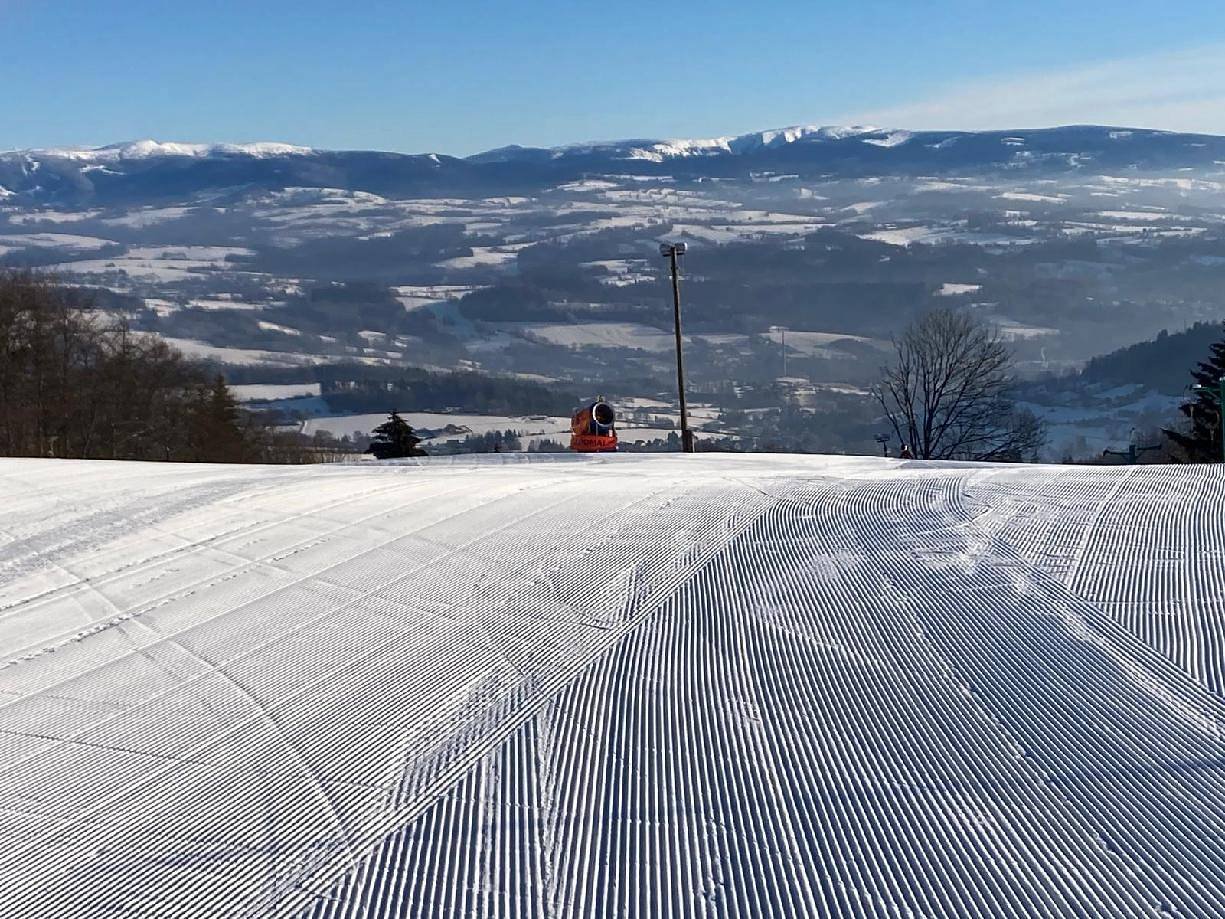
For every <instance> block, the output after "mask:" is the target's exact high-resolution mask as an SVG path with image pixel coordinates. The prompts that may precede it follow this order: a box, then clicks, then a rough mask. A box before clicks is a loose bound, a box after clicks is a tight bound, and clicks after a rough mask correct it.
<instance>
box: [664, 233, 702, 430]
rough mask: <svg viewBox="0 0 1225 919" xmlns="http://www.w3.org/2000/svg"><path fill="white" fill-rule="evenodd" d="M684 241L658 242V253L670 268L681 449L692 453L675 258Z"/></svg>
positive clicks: (681, 251) (678, 281)
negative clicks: (666, 260) (686, 403)
mask: <svg viewBox="0 0 1225 919" xmlns="http://www.w3.org/2000/svg"><path fill="white" fill-rule="evenodd" d="M685 249H686V246H685V244H684V243H660V244H659V254H660V255H662V256H663V257H664V258H666V259H668V262H669V264H670V266H671V268H672V318H673V320H674V321H675V324H676V391H677V394H678V395H679V396H680V400H681V449H682V450H683V451H685V452H686V453H693V452H694V451H693V432H692V431H691V430H689V410H688V409H687V408H686V407H685V359H684V357H683V356H682V355H681V279H680V267H679V265H678V264H677V258H678V257H679V256H682V255H684V254H685Z"/></svg>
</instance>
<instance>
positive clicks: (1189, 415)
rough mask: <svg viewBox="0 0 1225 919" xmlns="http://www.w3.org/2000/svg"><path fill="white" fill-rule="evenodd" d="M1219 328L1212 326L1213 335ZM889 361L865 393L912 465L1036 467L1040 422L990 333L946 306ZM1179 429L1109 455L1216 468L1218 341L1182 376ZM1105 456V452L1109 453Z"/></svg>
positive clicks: (1219, 451) (1224, 367) (1223, 363)
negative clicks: (1029, 463) (1017, 390)
mask: <svg viewBox="0 0 1225 919" xmlns="http://www.w3.org/2000/svg"><path fill="white" fill-rule="evenodd" d="M1219 332H1220V329H1219V327H1218V334H1219ZM893 345H894V355H893V360H892V362H891V363H890V364H889V365H888V366H887V367H885V368H883V370H882V379H881V382H880V384H879V385H878V386H877V387H876V388H875V390H874V391H873V395H874V396H875V398H876V401H877V403H878V404H879V405H880V407H881V408H882V409H883V411H884V413H885V417H886V419H887V420H888V422H889V424H890V425H891V426H892V428H893V431H894V433H895V434H896V435H897V437H898V439H899V441H900V442H901V443H902V444H903V445H904V451H905V452H904V455H906V454H909V455H911V456H913V457H915V458H917V459H967V460H1002V461H1020V460H1036V459H1037V452H1038V450H1039V449H1040V448H1041V446H1042V444H1043V441H1044V437H1045V433H1044V431H1043V425H1042V423H1041V421H1040V420H1039V419H1038V418H1037V417H1036V416H1035V415H1034V414H1033V413H1032V412H1030V411H1027V410H1025V409H1023V408H1020V407H1018V406H1017V405H1016V403H1015V401H1014V400H1013V398H1012V395H1011V392H1012V387H1013V378H1012V373H1011V354H1010V351H1009V349H1008V347H1007V345H1006V344H1005V342H1004V341H1003V339H1002V338H1001V336H1000V333H999V331H998V330H996V329H994V328H992V327H990V326H988V325H986V324H984V323H981V322H979V321H977V320H976V319H975V318H974V317H973V316H971V315H969V314H967V313H964V312H956V311H953V310H948V309H941V310H935V311H932V312H930V313H927V314H925V315H924V316H923V317H922V318H920V319H919V320H918V321H916V322H915V323H914V324H912V325H911V326H910V327H909V328H908V329H907V330H906V332H905V333H903V335H902V336H901V337H900V338H897V339H895V340H894V343H893ZM1191 377H1192V385H1191V386H1190V387H1188V389H1189V391H1190V398H1189V399H1188V400H1187V401H1185V402H1184V403H1183V404H1182V406H1181V408H1180V411H1181V413H1182V414H1183V416H1184V417H1185V419H1186V420H1185V423H1184V425H1183V426H1182V427H1181V428H1167V429H1165V430H1164V431H1163V432H1162V437H1161V438H1157V439H1156V442H1155V443H1153V444H1150V445H1146V446H1144V447H1142V448H1140V447H1133V448H1132V449H1131V450H1130V451H1129V452H1128V453H1125V454H1119V455H1120V456H1122V457H1123V459H1124V461H1127V462H1136V461H1137V460H1138V457H1139V453H1140V452H1143V451H1159V452H1157V453H1155V454H1154V458H1156V459H1159V460H1161V461H1164V462H1168V461H1174V462H1191V463H1202V462H1213V463H1215V462H1221V461H1222V460H1223V458H1225V446H1223V445H1222V436H1223V432H1222V402H1225V338H1222V339H1221V340H1218V341H1217V342H1215V343H1213V344H1212V345H1211V346H1210V355H1209V357H1208V359H1207V360H1205V361H1202V362H1200V364H1199V365H1198V367H1197V368H1196V369H1195V370H1193V371H1192V373H1191ZM1109 452H1110V451H1107V453H1109Z"/></svg>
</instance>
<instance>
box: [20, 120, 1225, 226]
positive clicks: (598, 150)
mask: <svg viewBox="0 0 1225 919" xmlns="http://www.w3.org/2000/svg"><path fill="white" fill-rule="evenodd" d="M1222 165H1225V137H1221V136H1216V135H1210V134H1185V133H1176V132H1170V131H1160V130H1151V129H1142V128H1127V127H1118V126H1106V125H1065V126H1059V127H1053V128H1038V129H1028V130H1026V129H1016V130H1011V131H911V130H906V129H898V128H876V127H870V126H862V125H860V126H829V125H825V126H816V125H807V126H803V125H800V126H791V127H787V128H778V129H769V130H765V131H756V132H750V133H747V134H741V135H736V136H729V137H718V138H708V139H680V140H652V139H627V140H615V141H604V142H589V143H579V144H571V145H566V146H561V147H522V146H517V145H512V146H508V147H500V148H495V149H493V150H489V151H485V152H483V153H477V154H473V155H471V156H468V157H454V156H448V155H446V154H439V153H416V154H411V153H397V152H387V151H369V150H322V149H315V148H311V147H300V146H295V145H292V144H282V143H279V142H268V141H265V142H260V143H252V144H224V143H222V144H193V143H180V142H162V141H155V140H142V141H134V142H128V143H119V144H110V145H107V146H104V147H95V148H79V149H78V148H62V149H48V150H22V151H10V152H7V153H0V198H4V199H6V201H7V203H9V204H35V205H39V204H47V203H53V204H75V205H83V204H91V205H92V204H99V205H102V206H107V205H111V204H130V203H133V202H139V201H163V200H191V199H192V198H193V197H195V196H198V195H201V194H203V193H206V192H207V193H212V192H216V191H218V190H230V189H238V190H242V189H254V190H277V189H284V188H290V187H334V188H342V189H347V190H354V191H368V192H372V193H375V194H380V195H385V196H393V197H437V196H446V195H449V194H459V195H467V194H476V195H482V194H494V195H497V194H512V193H513V194H536V193H540V192H542V191H545V190H547V189H549V188H552V187H555V186H557V185H559V184H562V183H565V182H570V181H575V180H580V179H585V178H591V177H598V176H600V175H625V174H630V175H636V176H646V177H655V178H663V177H667V178H669V179H672V180H675V181H703V180H708V179H752V178H753V177H754V176H758V175H763V174H771V173H773V174H785V175H795V176H797V177H800V178H805V179H821V178H826V177H829V176H837V177H843V178H856V177H870V176H926V175H953V174H958V173H965V174H973V173H1001V172H1025V173H1028V174H1031V175H1032V174H1034V173H1042V172H1050V173H1066V172H1084V171H1085V170H1101V171H1115V170H1127V171H1131V172H1145V171H1165V172H1169V171H1170V170H1177V169H1193V170H1194V169H1199V170H1219V169H1220V168H1221V167H1222Z"/></svg>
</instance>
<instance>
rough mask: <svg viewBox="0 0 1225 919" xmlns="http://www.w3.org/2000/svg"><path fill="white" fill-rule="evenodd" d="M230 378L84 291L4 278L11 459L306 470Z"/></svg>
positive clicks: (4, 372) (4, 424)
mask: <svg viewBox="0 0 1225 919" xmlns="http://www.w3.org/2000/svg"><path fill="white" fill-rule="evenodd" d="M293 447H294V444H293V443H291V442H290V441H289V440H288V439H287V438H284V437H280V436H279V435H278V433H277V432H276V431H275V430H273V429H272V428H271V427H269V426H265V425H263V424H261V423H259V422H258V421H257V419H255V418H253V417H252V416H251V415H250V414H249V413H247V412H244V411H240V410H239V408H238V405H237V403H236V402H235V401H234V397H233V394H232V393H231V392H230V391H229V389H228V387H226V385H225V382H224V380H222V379H221V378H220V377H217V378H210V375H209V374H208V373H207V372H206V371H205V369H204V368H203V367H201V366H197V365H194V364H192V363H191V362H190V361H188V360H186V359H185V358H184V357H183V355H182V354H180V353H179V352H178V351H176V350H175V349H174V348H172V347H170V346H169V345H168V344H166V342H164V341H162V340H161V339H160V338H158V337H156V336H155V335H149V334H141V333H137V332H133V331H131V330H130V329H129V328H128V326H127V324H126V323H125V322H124V321H123V320H120V319H112V318H108V317H107V316H106V315H104V314H102V313H100V312H98V311H94V310H92V309H90V308H89V304H88V302H87V301H85V300H84V299H83V298H82V297H81V296H80V295H79V294H78V293H77V292H74V291H72V290H68V289H65V288H63V287H60V286H58V285H56V284H55V283H54V282H53V281H52V280H50V279H48V278H45V277H41V276H39V275H35V274H31V273H20V272H17V273H14V272H3V271H0V456H55V457H76V458H89V459H144V460H179V461H192V462H194V461H205V462H253V461H277V462H303V461H306V460H308V459H309V458H310V455H309V454H307V453H306V451H304V450H302V449H300V448H298V449H296V450H294V449H292V448H293Z"/></svg>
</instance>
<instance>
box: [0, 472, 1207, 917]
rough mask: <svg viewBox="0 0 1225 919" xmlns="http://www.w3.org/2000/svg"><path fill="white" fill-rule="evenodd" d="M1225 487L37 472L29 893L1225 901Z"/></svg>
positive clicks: (19, 770) (1063, 905)
mask: <svg viewBox="0 0 1225 919" xmlns="http://www.w3.org/2000/svg"><path fill="white" fill-rule="evenodd" d="M1222 499H1225V476H1223V475H1222V470H1221V469H1219V468H1217V467H1177V468H1176V467H1136V468H1134V469H1130V470H1128V469H1122V470H1120V469H1107V468H1093V469H1084V468H1064V467H1024V466H1017V467H1000V466H995V467H988V466H975V465H970V464H955V463H950V464H943V463H899V462H893V461H883V460H877V459H845V458H832V457H825V458H822V457H772V456H757V457H743V456H742V457H733V456H718V455H706V456H689V457H687V456H617V457H601V458H587V459H585V460H583V459H580V458H576V457H557V458H540V459H537V460H535V461H531V462H520V461H516V462H511V461H510V459H505V458H483V459H476V460H460V461H450V462H437V461H428V462H425V463H420V464H407V465H405V466H396V465H378V466H370V467H359V468H354V467H313V468H307V469H294V470H286V469H283V468H281V469H275V468H266V467H240V468H235V467H198V466H197V467H191V466H171V465H161V464H155V465H144V464H122V463H89V464H85V463H70V462H57V461H42V460H2V461H0V501H3V502H4V507H5V514H4V519H3V521H0V603H7V604H8V606H7V608H6V609H5V610H3V612H0V659H7V660H10V663H9V664H8V665H7V666H2V667H0V914H2V915H4V916H10V915H12V916H27V915H28V916H49V917H50V916H55V917H59V916H69V915H70V916H82V917H119V916H142V917H143V916H150V917H172V916H173V917H179V916H219V915H232V916H270V915H282V916H301V917H303V919H308V917H309V919H357V917H363V919H374V917H380V919H381V917H392V916H439V917H443V916H447V917H450V916H456V917H458V916H481V917H500V916H506V917H510V916H531V917H541V919H544V917H561V916H565V917H570V916H583V917H587V916H590V917H595V916H601V917H603V916H654V915H659V916H670V917H681V916H712V917H713V916H720V917H721V916H738V917H750V916H826V915H832V916H847V917H851V916H856V917H857V916H876V915H879V916H897V915H912V916H1016V917H1022V916H1034V915H1043V916H1087V915H1093V916H1098V915H1105V916H1163V915H1179V916H1204V917H1208V916H1216V915H1218V914H1219V904H1220V903H1222V902H1225V772H1223V771H1222V770H1223V767H1225V741H1223V739H1222V726H1223V725H1225V700H1223V699H1222V698H1221V695H1220V690H1221V686H1222V679H1223V678H1225V674H1222V672H1221V666H1222V664H1221V661H1222V642H1223V641H1225V634H1223V629H1222V625H1221V623H1222V616H1221V613H1222V612H1223V609H1222V607H1223V606H1225V598H1223V593H1222V591H1225V528H1223V526H1222V522H1221V519H1220V518H1221V514H1220V512H1219V509H1220V508H1221V507H1222V506H1225V504H1223V502H1222ZM5 598H7V600H6V599H5Z"/></svg>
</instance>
